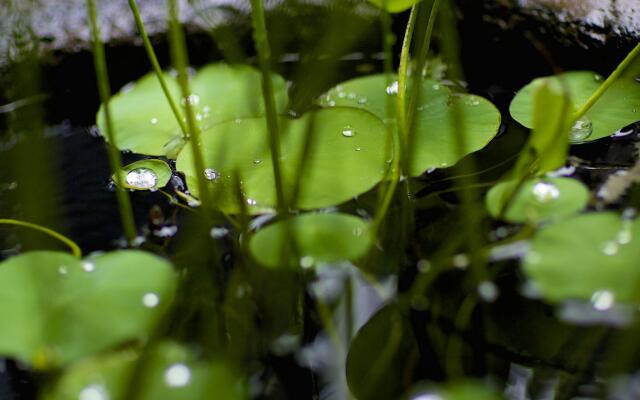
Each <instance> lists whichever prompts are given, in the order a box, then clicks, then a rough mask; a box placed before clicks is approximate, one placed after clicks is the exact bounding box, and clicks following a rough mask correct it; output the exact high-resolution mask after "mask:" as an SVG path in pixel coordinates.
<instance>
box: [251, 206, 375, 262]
mask: <svg viewBox="0 0 640 400" xmlns="http://www.w3.org/2000/svg"><path fill="white" fill-rule="evenodd" d="M287 224H288V226H287ZM287 229H288V230H289V232H287ZM288 235H291V236H290V238H291V240H292V241H293V243H294V244H295V251H297V253H298V255H299V256H300V260H292V264H293V265H300V264H302V266H303V267H310V266H313V265H316V263H331V262H338V261H348V260H355V259H357V258H359V257H362V256H363V255H365V254H366V252H367V250H368V249H369V246H370V245H371V236H370V235H369V232H368V224H367V223H366V222H365V221H364V220H363V219H361V218H358V217H354V216H351V215H346V214H326V213H321V214H305V215H301V216H297V217H294V218H292V219H290V220H288V221H281V222H277V223H275V224H273V225H269V226H267V227H266V228H264V229H261V230H260V231H258V233H256V235H255V236H253V237H252V238H251V242H250V244H249V248H250V250H251V253H252V255H253V257H254V258H255V259H256V260H258V261H259V262H260V263H261V264H263V265H265V266H268V267H272V268H274V267H277V266H278V265H279V263H280V261H281V259H280V256H281V251H282V249H283V245H284V240H285V239H286V238H288V237H289V236H288ZM293 250H294V249H290V251H293Z"/></svg>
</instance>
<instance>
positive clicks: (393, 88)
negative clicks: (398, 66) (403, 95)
mask: <svg viewBox="0 0 640 400" xmlns="http://www.w3.org/2000/svg"><path fill="white" fill-rule="evenodd" d="M387 94H388V95H389V96H394V95H397V94H398V81H395V82H393V83H392V84H391V85H389V86H387Z"/></svg>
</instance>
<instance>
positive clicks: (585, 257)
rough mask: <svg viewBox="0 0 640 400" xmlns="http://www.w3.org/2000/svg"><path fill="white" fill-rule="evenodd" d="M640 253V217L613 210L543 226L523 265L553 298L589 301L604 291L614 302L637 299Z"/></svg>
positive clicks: (639, 296) (556, 299) (639, 279)
mask: <svg viewBox="0 0 640 400" xmlns="http://www.w3.org/2000/svg"><path fill="white" fill-rule="evenodd" d="M639 258H640V220H630V219H624V218H621V217H620V216H619V215H618V214H616V213H613V212H601V213H591V214H582V215H578V216H575V217H572V218H570V219H567V220H562V221H559V222H556V223H554V224H552V225H548V226H545V227H543V228H542V229H540V230H539V231H538V232H537V233H536V234H535V236H534V237H533V240H532V241H531V249H530V251H529V252H528V253H527V255H526V257H525V260H524V270H525V271H526V273H527V275H528V276H529V277H530V278H531V279H532V280H533V282H534V284H535V287H536V288H538V290H539V291H540V293H541V295H542V296H543V297H544V298H545V299H547V300H549V301H552V302H560V301H563V300H570V299H575V300H590V299H592V298H593V297H594V295H595V296H596V297H597V296H599V295H601V294H602V293H606V294H607V295H606V296H607V298H608V299H609V300H610V302H613V301H614V300H615V301H620V302H623V303H625V302H627V303H634V304H637V303H638V302H640V290H638V288H640V269H638V259H639ZM601 305H602V304H601Z"/></svg>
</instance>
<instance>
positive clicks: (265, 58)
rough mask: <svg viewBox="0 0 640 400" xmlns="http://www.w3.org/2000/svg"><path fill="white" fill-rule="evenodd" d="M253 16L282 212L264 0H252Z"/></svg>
mask: <svg viewBox="0 0 640 400" xmlns="http://www.w3.org/2000/svg"><path fill="white" fill-rule="evenodd" d="M251 17H252V22H253V40H254V42H255V46H256V51H257V52H258V62H259V64H260V72H261V73H262V97H263V100H264V108H265V113H266V117H267V131H268V133H269V148H270V150H271V164H272V166H273V175H274V180H275V184H276V196H277V202H278V203H277V208H278V211H279V212H280V213H281V214H284V213H286V212H287V200H286V198H285V195H284V186H283V183H282V167H281V165H280V135H279V127H278V115H277V110H276V104H275V100H274V95H273V82H272V81H271V72H270V70H269V69H270V68H269V63H270V59H271V49H270V48H269V38H268V36H267V24H266V21H265V15H264V4H263V3H262V0H251Z"/></svg>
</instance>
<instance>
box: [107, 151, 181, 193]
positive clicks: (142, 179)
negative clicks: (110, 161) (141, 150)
mask: <svg viewBox="0 0 640 400" xmlns="http://www.w3.org/2000/svg"><path fill="white" fill-rule="evenodd" d="M171 174H172V172H171V167H170V166H169V164H167V163H166V162H164V161H162V160H156V159H147V160H140V161H136V162H134V163H131V164H129V165H127V166H124V167H122V168H121V169H120V175H121V176H122V182H123V184H124V187H125V188H127V189H132V190H156V189H158V188H161V187H164V186H166V185H167V183H168V182H169V179H171ZM111 179H112V180H114V181H115V178H114V177H112V178H111Z"/></svg>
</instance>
